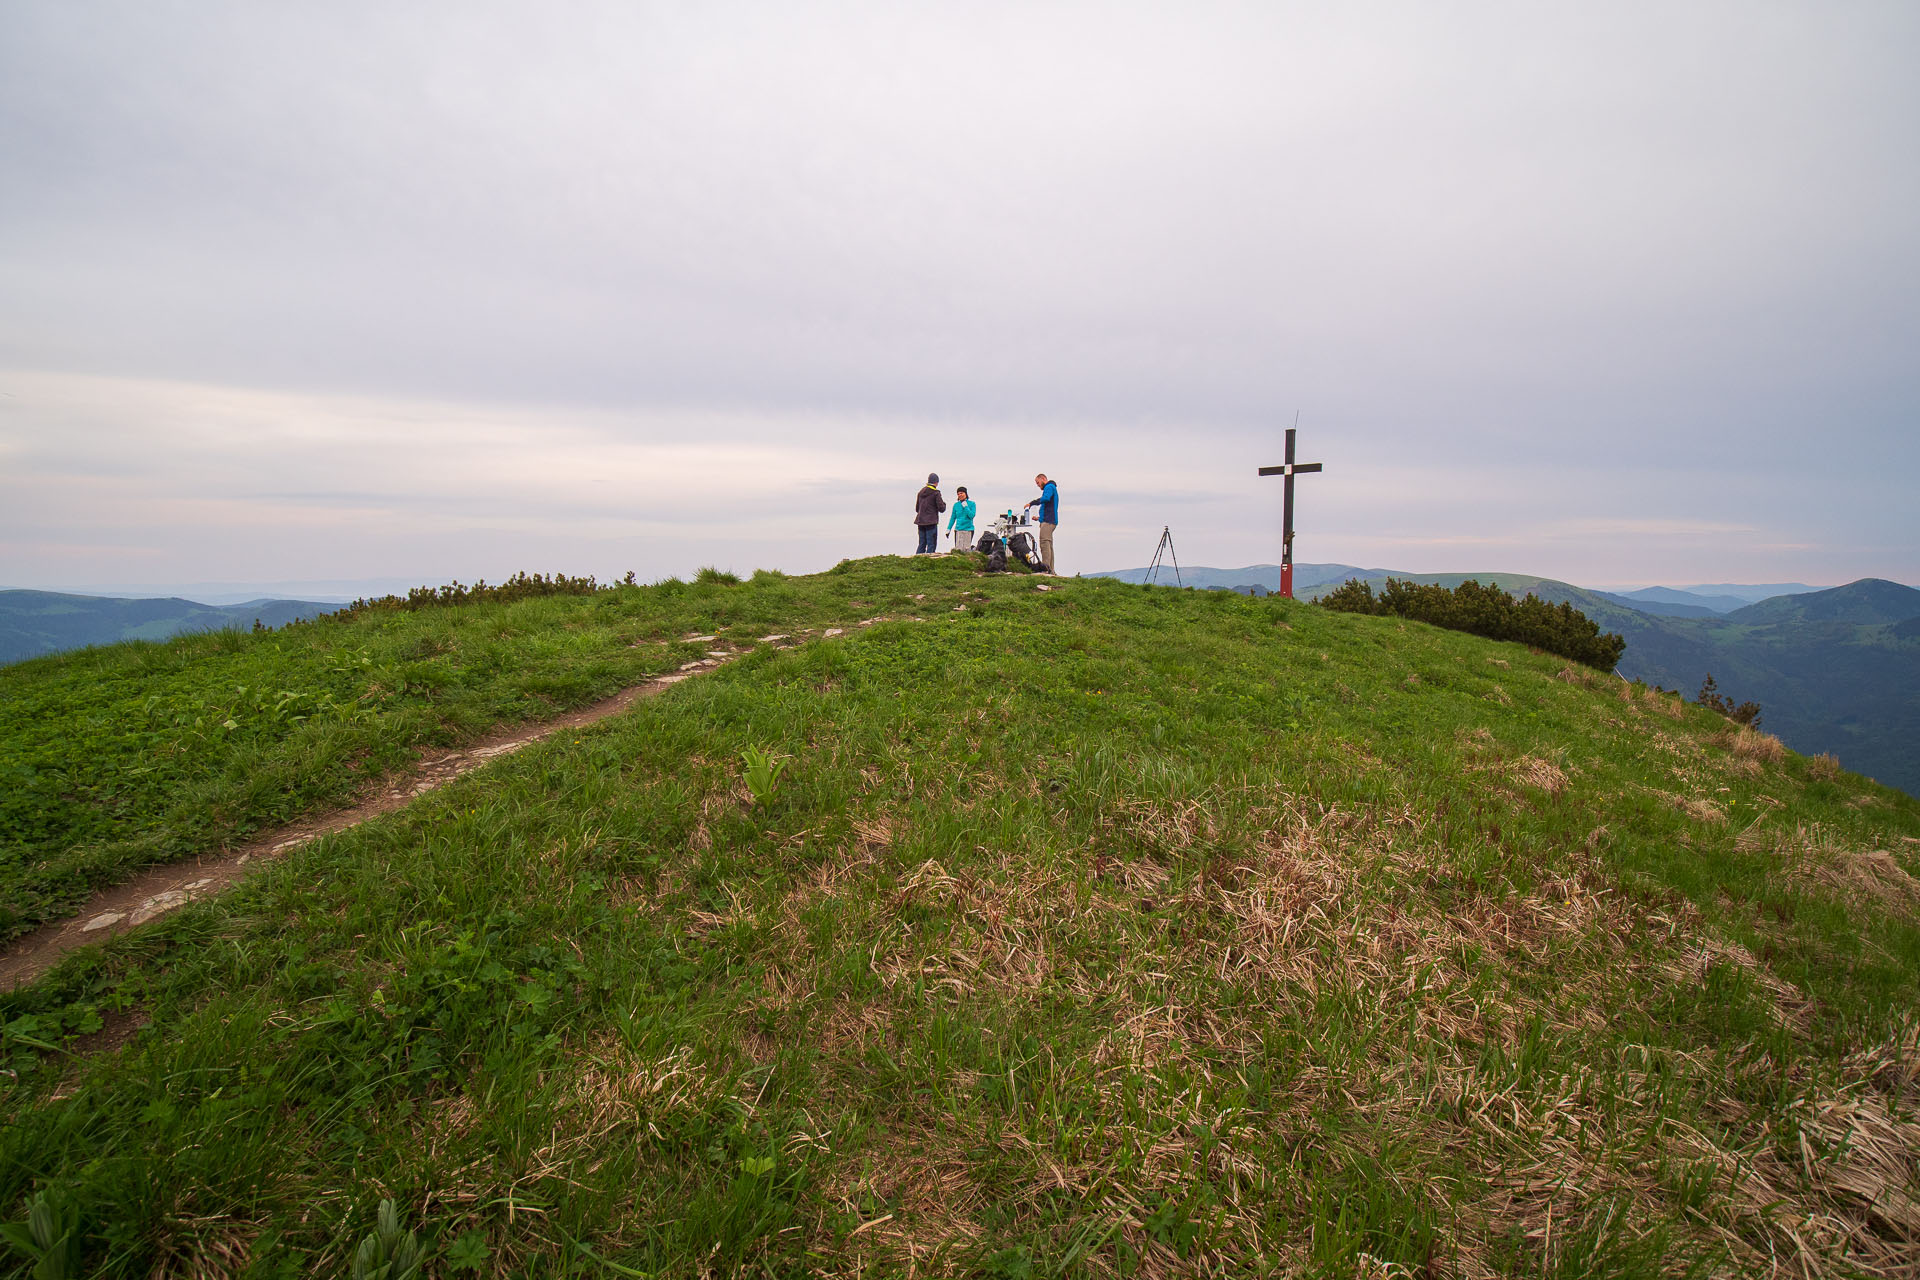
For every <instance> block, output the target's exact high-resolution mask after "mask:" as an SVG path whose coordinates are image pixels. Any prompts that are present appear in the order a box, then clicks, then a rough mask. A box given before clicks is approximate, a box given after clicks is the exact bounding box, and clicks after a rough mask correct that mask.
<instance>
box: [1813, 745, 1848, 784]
mask: <svg viewBox="0 0 1920 1280" xmlns="http://www.w3.org/2000/svg"><path fill="white" fill-rule="evenodd" d="M1807 776H1808V777H1810V778H1813V779H1815V780H1817V781H1820V782H1831V781H1833V780H1834V779H1835V778H1837V777H1839V776H1840V757H1839V756H1836V755H1834V754H1833V753H1832V752H1831V751H1823V752H1821V753H1820V754H1819V755H1817V756H1808V757H1807Z"/></svg>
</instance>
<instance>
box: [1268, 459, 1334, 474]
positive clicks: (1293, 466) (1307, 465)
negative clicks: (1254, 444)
mask: <svg viewBox="0 0 1920 1280" xmlns="http://www.w3.org/2000/svg"><path fill="white" fill-rule="evenodd" d="M1319 469H1320V464H1319V463H1317V462H1289V463H1288V464H1287V465H1286V466H1284V467H1262V468H1260V474H1261V475H1263V476H1297V475H1299V474H1300V473H1301V472H1303V471H1318V470H1319Z"/></svg>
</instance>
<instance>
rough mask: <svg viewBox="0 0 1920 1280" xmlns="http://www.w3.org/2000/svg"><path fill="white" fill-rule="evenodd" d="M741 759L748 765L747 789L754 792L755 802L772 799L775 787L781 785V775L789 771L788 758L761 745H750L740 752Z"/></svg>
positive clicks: (764, 801) (759, 802)
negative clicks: (779, 755)
mask: <svg viewBox="0 0 1920 1280" xmlns="http://www.w3.org/2000/svg"><path fill="white" fill-rule="evenodd" d="M740 759H741V761H742V762H743V763H744V764H745V765H746V766H747V790H748V791H749V792H751V793H752V794H753V802H754V803H755V804H765V803H766V802H767V801H768V800H770V799H772V797H773V792H774V788H776V787H778V786H779V785H780V775H781V774H783V773H785V772H786V771H787V763H788V762H787V760H786V759H785V758H784V757H776V756H775V755H774V754H773V753H772V752H770V751H766V750H764V749H762V748H760V747H748V748H747V749H746V750H745V751H742V752H741V753H740Z"/></svg>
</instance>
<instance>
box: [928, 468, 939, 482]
mask: <svg viewBox="0 0 1920 1280" xmlns="http://www.w3.org/2000/svg"><path fill="white" fill-rule="evenodd" d="M927 483H928V484H939V483H940V477H939V475H937V474H936V473H934V472H932V471H929V472H927Z"/></svg>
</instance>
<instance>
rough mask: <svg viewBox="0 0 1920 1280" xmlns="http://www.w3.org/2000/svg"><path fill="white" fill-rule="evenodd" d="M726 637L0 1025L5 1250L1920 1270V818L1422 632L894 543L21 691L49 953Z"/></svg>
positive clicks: (128, 664) (1611, 696)
mask: <svg viewBox="0 0 1920 1280" xmlns="http://www.w3.org/2000/svg"><path fill="white" fill-rule="evenodd" d="M1043 587H1045V588H1049V589H1045V590H1043V589H1042V588H1043ZM876 617H882V618H886V619H890V620H886V621H878V622H873V623H872V625H869V626H865V627H862V626H859V625H858V624H859V623H860V622H862V621H865V620H871V619H874V618H876ZM721 628H725V630H724V631H723V630H721ZM833 628H841V629H843V634H839V635H835V636H831V637H829V636H827V635H826V634H825V633H826V631H827V630H829V629H833ZM775 632H784V633H787V634H789V635H792V636H793V637H794V639H795V640H796V641H798V642H799V643H797V644H796V645H795V646H794V647H791V648H777V647H775V646H774V645H773V644H772V643H759V642H758V641H759V638H760V637H762V636H765V635H768V634H771V633H775ZM709 634H711V635H719V636H722V637H723V638H729V639H734V640H736V641H737V642H739V643H740V644H741V645H742V647H748V646H749V644H750V647H752V649H753V652H752V653H751V654H750V656H746V657H743V658H740V659H738V660H737V661H735V662H733V663H731V664H729V665H727V666H726V667H724V668H721V669H719V670H715V671H712V672H709V673H705V674H701V675H699V676H698V677H697V678H695V679H692V680H689V681H687V682H685V683H683V684H680V685H678V686H676V687H675V688H673V689H671V690H670V691H668V692H666V693H664V694H662V695H660V696H658V697H655V698H652V699H649V700H647V701H644V702H641V703H639V704H637V705H636V706H635V707H634V708H633V709H632V710H631V711H629V712H627V713H625V714H623V715H621V716H619V717H617V718H614V719H611V720H608V721H606V722H604V723H602V724H600V725H597V726H595V727H593V728H590V729H585V730H581V731H579V732H574V733H568V734H565V735H563V736H559V737H556V738H554V739H550V740H549V741H547V742H545V743H544V744H541V745H539V746H536V747H531V748H528V749H527V750H525V751H522V752H520V753H519V754H516V755H513V756H511V757H508V758H503V759H501V760H499V761H497V762H495V763H494V764H492V765H490V766H489V767H488V768H486V769H485V770H483V771H480V772H477V773H474V774H471V775H469V776H467V777H465V778H463V779H461V780H459V781H457V782H455V783H452V784H449V785H448V786H446V787H445V788H443V789H441V790H439V791H436V792H433V793H432V794H430V795H427V796H425V797H423V798H421V799H420V800H419V801H417V802H415V803H414V804H413V805H411V806H410V807H408V808H406V809H404V810H402V811H400V812H398V813H395V814H392V815H389V816H387V817H384V818H381V819H378V820H375V821H373V822H369V823H367V824H365V825H363V826H360V827H356V828H353V829H351V830H348V831H344V832H341V833H338V834H336V835H332V836H328V837H325V838H323V839H321V840H318V841H315V842H313V843H312V844H309V845H307V846H304V847H302V848H300V849H298V850H296V851H294V852H292V853H291V854H289V855H288V856H287V857H286V858H285V859H284V860H282V861H279V862H275V863H273V864H271V865H269V866H267V867H265V868H263V869H262V870H261V871H260V873H259V874H258V875H257V876H255V877H254V878H253V879H251V880H249V881H247V882H246V883H245V884H244V885H242V886H241V887H239V888H237V889H236V890H234V891H232V892H230V893H229V894H227V895H225V896H223V897H220V898H218V899H214V900H210V901H205V902H199V903H195V904H193V905H191V906H188V907H186V908H183V909H181V910H179V911H177V912H174V913H172V914H170V915H166V916H163V917H161V918H160V919H159V920H158V921H156V922H154V923H153V924H151V925H148V926H146V927H145V928H143V929H141V930H139V931H136V932H134V933H131V934H129V935H127V936H125V937H122V938H118V939H115V940H113V941H112V942H110V943H108V944H107V945H105V946H104V947H100V948H94V949H90V950H88V951H85V952H81V953H79V954H76V955H75V956H73V957H71V958H69V959H68V960H67V961H66V962H65V963H64V964H63V965H62V966H61V967H60V968H59V969H57V970H56V971H55V972H54V973H52V974H51V975H49V976H48V977H47V978H45V979H43V980H42V981H40V982H39V983H37V984H35V985H33V986H30V987H27V988H25V989H22V990H20V991H16V992H13V993H11V994H8V995H4V996H0V1024H3V1025H4V1027H5V1037H6V1039H5V1042H4V1045H0V1052H3V1053H4V1055H5V1063H6V1064H7V1065H8V1067H9V1073H8V1074H6V1075H0V1116H4V1117H5V1119H4V1122H3V1123H4V1127H3V1128H0V1221H5V1220H10V1221H13V1222H16V1223H23V1224H24V1223H25V1222H26V1221H27V1218H28V1206H29V1204H30V1203H31V1202H34V1201H35V1199H36V1197H37V1198H38V1202H39V1203H40V1205H41V1206H42V1208H41V1211H40V1214H39V1220H40V1222H41V1224H42V1226H43V1227H44V1228H45V1230H44V1231H43V1233H42V1234H43V1236H45V1237H46V1238H47V1239H49V1240H53V1239H55V1238H60V1239H68V1240H71V1241H72V1242H73V1243H72V1247H73V1249H74V1251H75V1253H77V1254H78V1255H79V1257H80V1259H81V1265H82V1266H83V1267H84V1270H75V1271H73V1272H71V1273H70V1274H76V1275H77V1274H86V1275H90V1276H91V1275H98V1276H129V1277H131V1276H146V1275H154V1274H167V1275H173V1274H180V1275H243V1274H244V1275H255V1276H280V1275H288V1276H291V1275H303V1274H327V1275H345V1274H351V1273H352V1272H353V1268H354V1266H355V1262H354V1259H355V1257H356V1254H357V1253H359V1252H361V1251H363V1250H364V1251H365V1252H366V1254H367V1256H368V1258H370V1259H373V1258H374V1255H379V1254H381V1253H382V1252H383V1251H385V1250H390V1249H391V1248H393V1247H394V1240H393V1238H392V1237H390V1236H387V1237H383V1236H382V1235H381V1234H380V1233H379V1232H378V1231H377V1230H376V1206H377V1205H379V1204H380V1202H381V1201H383V1200H389V1199H390V1200H392V1201H393V1202H394V1206H395V1209H396V1211H397V1212H396V1217H397V1224H398V1228H399V1230H400V1232H402V1233H404V1232H406V1231H413V1232H415V1233H417V1242H418V1244H419V1246H420V1247H421V1249H422V1251H423V1252H424V1254H425V1256H426V1262H425V1267H424V1270H423V1271H422V1272H421V1274H423V1275H434V1276H459V1275H465V1274H478V1275H499V1276H508V1275H579V1276H635V1275H644V1276H660V1277H668V1276H674V1277H679V1276H685V1277H696V1276H709V1275H735V1274H738V1275H751V1276H807V1275H860V1276H873V1277H880V1276H917V1275H927V1274H934V1275H940V1274H961V1275H975V1276H988V1277H1004V1278H1008V1280H1012V1278H1016V1277H1040V1276H1053V1275H1095V1276H1105V1275H1145V1276H1166V1275H1184V1274H1195V1275H1198V1274H1209V1275H1236V1276H1238V1275H1267V1274H1272V1275H1326V1276H1351V1275H1372V1276H1388V1275H1416V1276H1426V1275H1430V1276H1485V1275H1506V1274H1513V1275H1537V1276H1639V1275H1669V1274H1672V1275H1678V1274H1689V1273H1691V1274H1724V1275H1735V1274H1773V1273H1774V1272H1775V1271H1776V1269H1777V1271H1778V1272H1779V1273H1781V1274H1795V1275H1835V1276H1839V1275H1880V1274H1911V1273H1912V1271H1913V1269H1914V1268H1915V1267H1916V1266H1917V1265H1920V1262H1917V1261H1916V1259H1920V1180H1917V1172H1916V1152H1920V1115H1916V1108H1920V1023H1916V1021H1915V1018H1914V1012H1913V1011H1914V1010H1915V1008H1916V1007H1920V882H1917V881H1916V880H1915V878H1914V873H1915V871H1916V870H1920V805H1917V804H1916V803H1915V802H1914V801H1913V800H1912V799H1910V798H1908V797H1906V796H1904V795H1901V794H1900V793H1898V792H1893V791H1890V790H1887V789H1884V788H1880V787H1877V786H1875V785H1873V784H1871V783H1868V782H1866V781H1865V780H1864V779H1861V778H1858V777H1856V776H1853V775H1850V774H1845V773H1841V772H1839V771H1837V770H1836V769H1834V768H1832V767H1831V765H1830V764H1829V763H1828V762H1823V761H1821V760H1817V759H1806V758H1802V757H1800V756H1797V755H1794V754H1793V753H1791V752H1786V751H1784V750H1782V749H1781V748H1780V747H1779V745H1778V743H1777V742H1775V741H1773V740H1772V739H1769V738H1766V737H1764V736H1761V735H1756V734H1753V733H1751V732H1736V731H1734V729H1733V727H1732V726H1731V725H1729V724H1728V722H1726V721H1725V720H1722V719H1719V718H1718V717H1716V716H1714V715H1713V714H1712V713H1710V712H1707V711H1705V710H1703V709H1701V708H1698V707H1692V706H1684V705H1682V704H1681V703H1680V702H1679V701H1678V700H1677V699H1675V698H1671V697H1664V696H1660V695H1657V694H1651V693H1649V692H1648V691H1646V690H1645V689H1643V688H1639V687H1636V686H1633V685H1630V684H1627V683H1626V682H1623V681H1620V680H1618V679H1615V678H1613V677H1601V676H1598V675H1597V674H1595V673H1593V672H1590V671H1587V670H1585V669H1582V668H1577V667H1573V666H1570V665H1569V664H1568V663H1566V662H1565V661H1564V660H1561V659H1558V658H1553V657H1550V656H1546V655H1541V654H1537V653H1530V652H1528V651H1527V650H1525V649H1523V648H1520V647H1518V646H1513V645H1500V644H1495V643H1491V642H1487V641H1483V640H1479V639H1476V638H1474V637H1470V636H1465V635H1460V634H1455V633H1450V632H1443V631H1438V630H1435V629H1432V628H1429V627H1425V626H1422V625H1419V624H1413V623H1401V622H1398V621H1396V620H1393V619H1382V618H1370V617H1359V616H1354V615H1345V614H1333V613H1329V612H1326V611H1323V610H1320V609H1318V608H1316V607H1314V606H1311V605H1307V604H1296V603H1291V602H1285V601H1279V600H1271V599H1258V600H1256V599H1249V598H1247V597H1242V596H1236V595H1230V594H1226V593H1218V592H1212V593H1210V592H1188V591H1177V590H1171V589H1165V588H1148V587H1141V586H1135V585H1129V584H1126V583H1122V582H1118V581H1112V580H1078V581H1057V580H1056V581H1048V580H1044V579H1037V578H1033V577H1028V576H1025V575H1009V576H1003V577H994V578H985V577H979V576H976V574H975V573H974V571H973V567H972V565H971V564H969V563H967V562H966V561H964V560H961V559H956V558H929V559H920V560H910V561H909V560H893V559H884V560H873V561H863V562H858V563H851V564H847V565H843V566H841V567H840V568H839V569H836V570H835V571H833V572H830V573H826V574H821V575H818V576H815V577H812V578H783V577H781V576H779V575H773V574H762V575H757V576H756V577H755V578H754V579H752V580H751V581H749V582H744V583H733V582H729V581H726V580H725V579H724V578H723V577H722V576H720V575H706V577H705V579H704V580H703V581H700V582H697V583H694V584H680V583H668V584H662V585H659V586H653V587H634V588H621V589H618V590H614V591H608V592H601V593H598V594H595V595H591V596H557V597H550V598H545V599H539V600H529V601H522V602H517V603H512V604H479V605H465V606H452V607H445V608H428V609H423V610H418V611H412V612H387V613H375V614H370V615H365V616H361V617H357V618H352V619H347V620H338V621H336V620H321V621H317V622H313V623H306V624H302V625H300V626H297V627H294V628H290V629H288V630H285V631H281V632H274V633H267V634H261V635H226V636H216V637H190V638H184V639H181V640H177V641H173V642H170V643H167V644H163V645H148V646H122V647H118V648H110V649H103V650H96V651H91V652H89V653H86V654H80V655H72V656H70V657H65V658H51V659H40V660H36V661H34V662H31V663H26V664H21V665H19V666H16V667H10V668H5V669H0V753H4V754H0V769H4V770H11V771H12V773H11V774H10V775H9V776H12V777H14V778H16V779H18V781H16V783H15V785H14V787H13V789H12V792H11V793H10V794H13V795H15V796H17V795H18V794H21V793H22V792H21V789H22V788H26V789H27V790H25V792H24V794H26V795H28V796H30V797H33V799H32V801H31V803H23V802H21V801H19V800H18V799H13V800H10V801H9V802H8V803H11V804H12V805H13V806H14V807H13V808H11V809H9V810H8V811H7V812H6V815H5V817H6V825H7V829H8V830H9V831H10V832H11V831H15V830H17V829H20V830H25V831H26V835H25V836H24V837H14V838H12V842H11V843H10V844H9V845H8V846H7V847H6V848H5V851H4V854H0V876H4V877H5V880H4V882H3V883H4V895H0V896H3V897H4V900H5V901H6V902H7V903H8V904H9V906H10V907H11V908H12V910H13V911H14V915H13V917H12V919H13V926H12V928H13V930H14V931H15V932H18V931H20V930H23V929H25V928H27V927H28V926H29V925H31V924H32V923H33V922H35V921H38V920H42V919H48V918H53V917H56V916H58V915H62V914H65V913H67V912H70V911H71V910H72V909H73V908H74V907H75V906H76V905H77V904H78V903H79V902H80V901H82V900H83V899H84V896H85V891H86V889H87V887H88V886H95V887H97V886H101V885H106V884H111V883H114V882H116V881H117V880H119V879H122V878H124V877H125V876H127V875H128V874H130V873H131V872H132V871H133V870H134V869H136V868H137V867H139V866H141V865H144V864H146V863H150V862H155V861H164V860H167V859H172V858H179V857H183V856H186V855H187V854H190V853H192V852H195V851H197V850H200V849H205V848H209V847H214V846H217V845H219V844H221V843H223V842H230V841H233V840H237V839H239V838H241V837H243V836H244V835H245V834H246V833H248V832H249V831H252V830H254V829H256V828H259V827H262V826H265V825H269V824H271V823H273V822H276V821H280V820H283V819H286V818H289V817H292V816H295V815H297V814H299V813H301V812H305V811H308V810H311V809H312V808H314V807H315V806H319V805H323V804H327V803H331V802H335V801H338V800H341V799H344V798H345V797H346V796H348V795H350V794H352V793H353V792H354V791H355V789H356V788H358V787H363V786H365V785H366V784H367V782H368V780H369V779H370V778H372V777H374V776H376V775H378V774H381V773H382V772H385V771H389V770H391V769H394V768H396V767H399V766H400V765H401V764H403V763H404V762H405V761H406V760H407V759H408V758H409V757H410V755H411V754H412V753H413V752H415V751H417V750H418V749H420V748H422V747H425V746H428V745H434V744H446V743H454V742H459V741H464V740H470V739H472V738H473V737H475V736H477V735H478V734H480V733H481V732H483V731H484V730H485V729H486V728H488V727H489V726H492V725H495V724H499V723H504V722H512V721H518V720H525V719H529V718H533V717H537V716H543V715H550V714H552V713H554V712H556V711H558V710H560V709H563V708H566V707H571V706H577V705H580V704H581V703H584V702H587V701H590V700H592V699H593V698H595V697H599V696H603V695H604V694H606V693H608V692H611V691H612V690H614V689H615V688H618V687H620V686H621V685H623V684H628V683H632V682H634V681H636V680H639V679H642V678H644V677H646V676H648V675H651V674H656V673H659V672H664V671H669V670H673V669H675V668H677V667H678V666H680V665H681V664H684V663H687V662H689V661H690V660H692V659H693V658H695V657H697V656H698V655H699V654H700V653H702V652H704V651H705V649H706V648H707V647H708V642H706V641H704V640H701V641H694V640H689V639H687V637H690V636H696V635H699V636H704V635H709ZM235 690H238V692H235ZM283 699H290V700H287V701H283ZM229 722H231V724H230V725H229ZM748 751H752V752H755V753H759V752H768V753H772V754H773V755H775V756H778V757H784V758H785V760H786V762H787V763H786V770H785V773H784V774H783V775H782V776H781V777H780V778H779V779H778V781H777V784H776V785H774V786H773V788H772V789H771V791H768V790H767V789H766V787H765V785H764V780H759V781H761V783H762V785H761V787H760V794H758V795H756V794H755V793H754V791H753V790H752V789H751V788H750V787H749V785H748V779H747V777H746V773H747V770H746V769H745V767H744V765H743V763H742V759H741V756H742V753H743V752H748ZM23 820H24V821H25V822H26V823H27V824H28V825H27V826H26V827H25V828H19V827H18V826H17V824H20V823H21V822H22V821H23ZM68 1233H70V1234H68ZM20 1234H22V1235H24V1234H25V1233H24V1232H22V1233H20ZM370 1239H371V1241H372V1243H370V1244H363V1242H366V1241H368V1240H370ZM66 1247H67V1246H63V1245H58V1244H56V1245H55V1246H54V1251H55V1252H56V1253H59V1254H60V1257H65V1256H67V1255H66V1254H65V1253H63V1252H61V1250H63V1249H65V1248H66ZM375 1260H377V1259H375ZM57 1261H58V1259H55V1262H57ZM33 1265H34V1264H33V1261H32V1259H31V1258H30V1257H29V1251H27V1250H25V1249H24V1248H23V1249H22V1250H20V1251H18V1252H15V1253H13V1254H10V1255H6V1256H5V1257H4V1260H3V1261H0V1275H22V1276H24V1275H28V1274H32V1271H31V1267H32V1266H33ZM364 1273H365V1274H372V1273H371V1272H364ZM44 1274H58V1272H52V1271H49V1272H45V1273H44Z"/></svg>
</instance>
